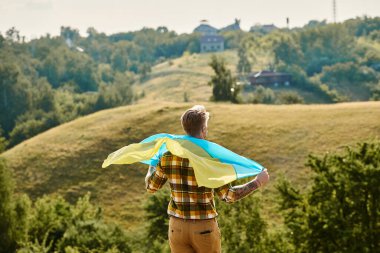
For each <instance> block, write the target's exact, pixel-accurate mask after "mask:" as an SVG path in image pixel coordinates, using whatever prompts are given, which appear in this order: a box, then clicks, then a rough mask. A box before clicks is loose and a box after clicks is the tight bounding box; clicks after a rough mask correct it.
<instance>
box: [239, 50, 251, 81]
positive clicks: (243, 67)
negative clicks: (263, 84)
mask: <svg viewBox="0 0 380 253" xmlns="http://www.w3.org/2000/svg"><path fill="white" fill-rule="evenodd" d="M238 56H239V62H238V65H237V71H238V73H240V74H245V73H250V72H251V69H252V65H251V63H250V61H249V59H248V52H247V47H246V46H245V44H242V45H241V46H240V47H239V48H238Z"/></svg>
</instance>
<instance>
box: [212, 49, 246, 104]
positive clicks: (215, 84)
mask: <svg viewBox="0 0 380 253" xmlns="http://www.w3.org/2000/svg"><path fill="white" fill-rule="evenodd" d="M209 65H210V66H211V67H212V69H213V70H214V72H215V75H213V76H212V77H211V81H210V82H209V83H208V84H209V85H210V86H212V94H213V96H212V100H214V101H231V102H233V103H237V102H238V98H237V95H238V93H239V90H240V89H239V86H237V85H236V79H235V77H233V76H232V74H231V71H230V70H229V69H227V67H226V64H225V62H224V60H223V59H219V58H217V57H216V56H215V55H213V57H212V58H211V62H210V64H209Z"/></svg>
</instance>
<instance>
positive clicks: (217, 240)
mask: <svg viewBox="0 0 380 253" xmlns="http://www.w3.org/2000/svg"><path fill="white" fill-rule="evenodd" d="M208 119H209V113H208V112H207V111H206V109H205V107H204V106H201V105H196V106H193V107H192V108H190V109H188V110H187V111H186V112H185V113H184V114H183V115H182V117H181V123H182V127H183V129H184V130H185V132H186V133H187V134H188V135H190V136H192V137H195V138H200V139H205V138H206V135H207V123H208ZM167 180H169V184H170V190H171V195H170V202H169V205H168V211H167V212H168V214H169V217H170V220H169V244H170V249H171V252H173V253H188V252H189V253H190V252H197V253H212V252H221V234H220V230H219V227H218V223H217V221H216V216H217V215H218V214H217V212H216V209H215V202H214V193H216V194H217V196H218V197H219V198H220V199H221V200H223V201H225V202H227V203H232V202H235V201H237V200H239V199H242V198H244V197H246V196H248V195H249V194H250V193H252V192H254V191H255V190H257V189H258V188H259V187H262V186H263V185H265V184H266V183H267V182H268V181H269V175H268V172H267V170H266V169H264V170H263V171H262V172H261V173H260V174H258V175H257V177H256V178H255V179H253V180H252V181H250V182H248V183H246V184H244V185H237V186H233V187H232V186H231V185H230V184H227V185H224V186H222V187H219V188H216V189H210V188H207V187H198V185H197V182H196V180H195V175H194V170H193V168H192V167H190V166H189V160H188V159H186V158H181V157H178V156H175V155H173V154H171V153H170V152H166V153H165V154H164V155H163V156H162V157H161V159H160V161H159V163H158V164H157V167H153V166H151V167H150V168H149V171H148V174H147V176H146V178H145V182H146V188H147V191H148V192H151V193H154V192H156V191H157V190H159V189H160V188H161V187H162V186H163V185H164V184H165V183H166V181H167Z"/></svg>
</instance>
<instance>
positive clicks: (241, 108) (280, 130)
mask: <svg viewBox="0 0 380 253" xmlns="http://www.w3.org/2000/svg"><path fill="white" fill-rule="evenodd" d="M204 104H205V105H206V107H207V108H208V110H209V111H210V112H211V119H210V122H209V140H211V141H214V142H217V143H219V144H221V145H223V146H225V147H227V148H229V149H231V150H233V151H235V152H237V153H239V154H242V155H244V156H247V157H250V158H252V159H254V160H256V161H258V162H260V163H261V164H263V165H265V166H266V167H267V168H268V169H269V171H270V173H271V175H272V183H271V184H270V185H269V186H268V187H267V188H266V189H265V191H264V196H263V199H264V201H265V203H266V204H268V205H267V206H268V207H267V208H266V209H265V211H266V215H267V217H273V218H274V219H272V220H274V221H275V222H276V221H277V220H278V219H277V218H278V216H277V215H276V211H275V210H274V204H273V203H274V199H275V198H276V195H275V190H274V187H273V186H274V184H275V181H276V178H277V177H278V175H279V174H285V175H286V176H287V177H288V178H291V179H292V180H293V181H294V182H295V183H296V184H298V185H301V186H303V187H306V186H307V183H308V182H309V179H310V173H311V172H310V171H309V170H308V169H307V168H306V167H305V166H304V163H305V161H306V158H307V155H308V154H309V153H314V154H324V153H325V152H329V151H333V152H335V151H337V150H338V151H339V150H341V149H342V147H343V146H345V145H351V144H355V143H356V142H359V141H364V140H370V139H372V138H379V137H380V117H379V115H380V102H363V103H345V104H335V105H292V106H289V105H287V106H285V105H281V106H280V105H277V106H274V105H272V106H268V105H233V104H227V103H204ZM192 105H193V104H190V103H174V102H165V103H163V102H161V103H159V102H157V103H154V102H149V103H148V102H147V103H141V104H137V105H131V106H124V107H118V108H114V109H110V110H104V111H100V112H97V113H94V114H92V115H89V116H86V117H82V118H79V119H77V120H74V121H72V122H69V123H66V124H63V125H61V126H58V127H56V128H53V129H50V130H48V131H46V132H44V133H42V134H40V135H38V136H35V137H33V138H31V139H29V140H27V141H25V142H23V143H21V144H19V145H17V146H15V147H14V148H12V149H10V150H8V151H7V152H5V153H3V154H2V155H1V156H2V157H5V158H6V160H7V163H8V166H9V167H11V168H12V169H13V171H14V175H15V178H16V181H17V188H18V191H19V192H27V193H28V194H30V195H31V196H32V197H38V196H41V195H43V194H61V195H63V196H65V197H66V198H67V199H69V200H71V201H74V200H75V199H76V198H77V197H78V196H81V195H83V194H84V193H86V192H88V191H90V192H91V193H92V197H93V200H94V201H95V202H97V203H98V204H100V205H101V206H103V207H104V210H105V214H106V216H107V218H108V219H110V220H114V221H117V222H119V223H122V224H123V225H124V226H125V227H127V228H129V229H131V230H132V231H133V230H134V228H136V226H137V225H138V224H141V222H143V220H144V218H143V213H142V211H141V210H142V205H143V202H144V200H145V199H146V198H147V196H146V194H147V193H145V189H144V176H145V173H146V166H144V165H140V164H136V165H120V166H110V167H109V168H107V169H102V168H101V164H102V162H103V160H104V159H105V158H106V157H107V155H108V154H109V153H111V152H113V151H114V150H116V149H118V148H121V147H123V146H125V145H128V144H130V143H132V142H138V141H140V140H142V139H143V138H145V137H147V136H149V135H152V134H155V133H160V132H168V133H176V134H181V133H183V132H182V129H181V126H180V121H179V118H180V116H181V114H182V112H183V111H184V110H185V109H187V108H189V107H190V106H192Z"/></svg>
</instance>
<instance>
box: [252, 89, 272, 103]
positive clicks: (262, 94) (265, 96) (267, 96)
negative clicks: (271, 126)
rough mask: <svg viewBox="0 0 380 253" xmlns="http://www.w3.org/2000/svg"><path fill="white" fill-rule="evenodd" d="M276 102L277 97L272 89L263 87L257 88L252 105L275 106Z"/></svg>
mask: <svg viewBox="0 0 380 253" xmlns="http://www.w3.org/2000/svg"><path fill="white" fill-rule="evenodd" d="M275 101H276V95H275V94H274V92H273V90H272V89H270V88H264V87H263V86H262V85H259V86H257V87H256V89H255V91H254V93H253V98H252V103H254V104H274V103H275Z"/></svg>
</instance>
